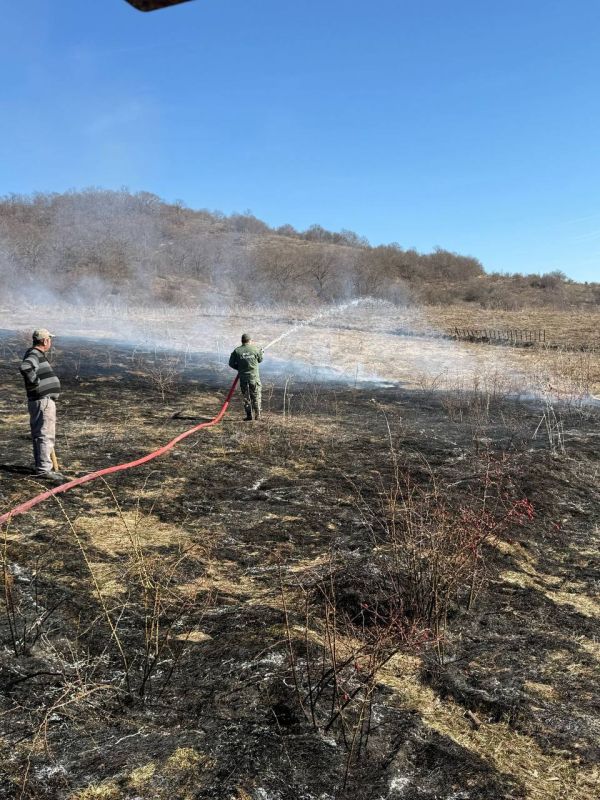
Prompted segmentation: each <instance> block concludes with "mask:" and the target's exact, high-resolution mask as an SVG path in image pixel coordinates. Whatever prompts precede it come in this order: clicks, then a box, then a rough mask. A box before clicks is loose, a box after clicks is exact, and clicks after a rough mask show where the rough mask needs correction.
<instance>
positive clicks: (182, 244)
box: [0, 189, 600, 310]
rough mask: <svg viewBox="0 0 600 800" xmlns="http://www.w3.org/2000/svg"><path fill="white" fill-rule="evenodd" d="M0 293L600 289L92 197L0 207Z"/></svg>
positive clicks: (575, 295)
mask: <svg viewBox="0 0 600 800" xmlns="http://www.w3.org/2000/svg"><path fill="white" fill-rule="evenodd" d="M0 289H1V290H2V293H3V295H4V296H5V297H6V296H8V295H14V296H15V297H21V296H22V293H23V291H24V290H25V291H26V292H27V296H28V298H29V300H30V301H36V300H37V301H41V302H43V301H44V300H48V301H52V300H54V299H56V298H57V297H60V298H61V299H65V298H66V299H68V300H70V301H79V300H83V301H86V302H87V301H89V300H90V299H91V298H93V299H94V301H99V300H111V301H120V302H131V301H133V302H143V303H147V304H154V303H157V302H160V303H167V304H171V305H189V304H198V303H204V304H206V303H209V304H210V303H214V304H215V305H223V304H228V303H230V302H236V303H240V302H241V303H263V304H264V303H272V302H276V303H302V304H311V303H323V302H332V301H338V300H341V299H347V298H348V297H355V296H365V295H369V296H372V297H375V298H384V299H386V300H390V301H392V302H394V303H396V304H399V305H411V304H421V305H446V304H448V303H464V304H467V305H470V306H476V307H482V308H488V309H503V310H518V309H520V308H524V307H550V308H552V307H556V308H559V307H560V308H563V309H564V308H565V307H567V308H586V309H589V310H593V309H595V308H597V307H598V305H599V304H600V284H578V283H575V282H573V281H570V280H567V279H565V277H564V275H562V274H561V273H557V272H553V273H550V274H546V275H527V276H525V275H512V276H508V275H499V274H487V273H486V272H485V271H484V268H483V265H482V264H481V263H480V262H479V261H478V260H477V258H474V257H472V256H468V255H459V254H456V253H452V252H449V251H447V250H443V249H441V248H438V249H436V250H435V251H434V252H432V253H419V252H417V251H416V250H414V249H410V248H409V249H406V248H405V247H403V246H401V245H399V244H390V245H385V246H377V247H372V246H370V245H369V243H368V242H367V241H366V240H365V239H364V238H361V237H360V236H358V235H357V234H355V233H353V232H351V231H342V232H340V233H333V232H330V231H327V230H325V229H324V228H322V227H321V226H319V225H313V226H312V227H310V228H309V229H308V230H306V231H304V232H299V231H296V230H295V229H294V228H293V227H291V226H290V225H284V226H282V227H280V228H277V229H272V228H270V227H269V226H268V225H266V224H265V223H264V222H261V220H259V219H257V218H256V217H254V216H253V215H252V214H250V213H246V214H233V215H231V216H229V217H227V216H224V215H223V214H220V213H218V212H209V211H206V210H199V211H194V210H191V209H189V208H186V207H185V206H184V205H183V204H181V203H176V204H169V203H166V202H164V201H162V200H161V199H160V198H158V197H156V196H155V195H152V194H150V193H148V192H139V193H137V194H131V193H130V192H128V191H126V190H123V191H120V192H112V191H103V190H99V189H90V190H87V191H82V192H69V193H66V194H47V195H44V194H37V195H34V196H32V197H20V196H9V197H5V198H4V199H3V200H2V201H0Z"/></svg>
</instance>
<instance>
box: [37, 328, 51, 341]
mask: <svg viewBox="0 0 600 800" xmlns="http://www.w3.org/2000/svg"><path fill="white" fill-rule="evenodd" d="M53 336H54V334H53V333H50V331H49V330H48V328H36V329H35V330H34V332H33V341H34V342H43V341H44V339H52V337H53Z"/></svg>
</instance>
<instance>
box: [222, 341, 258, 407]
mask: <svg viewBox="0 0 600 800" xmlns="http://www.w3.org/2000/svg"><path fill="white" fill-rule="evenodd" d="M262 360H263V349H262V347H257V346H256V345H255V344H252V339H251V337H250V336H249V334H247V333H244V334H242V343H241V345H240V346H239V347H236V348H235V350H234V351H233V353H232V354H231V355H230V356H229V366H230V367H231V368H232V369H237V371H238V375H239V378H240V389H241V392H242V395H243V397H244V408H245V409H246V419H247V420H252V412H254V419H260V407H261V383H260V374H259V372H258V365H259V364H260V362H261V361H262Z"/></svg>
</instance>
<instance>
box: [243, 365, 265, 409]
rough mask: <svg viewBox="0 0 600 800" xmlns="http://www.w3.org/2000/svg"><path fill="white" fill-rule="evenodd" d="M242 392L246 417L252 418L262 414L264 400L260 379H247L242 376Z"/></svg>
mask: <svg viewBox="0 0 600 800" xmlns="http://www.w3.org/2000/svg"><path fill="white" fill-rule="evenodd" d="M240 391H241V393H242V396H243V398H244V408H245V410H246V416H247V417H251V416H252V412H253V411H254V416H256V415H257V414H260V409H261V400H262V384H261V382H260V380H259V379H258V378H246V377H244V376H243V375H240Z"/></svg>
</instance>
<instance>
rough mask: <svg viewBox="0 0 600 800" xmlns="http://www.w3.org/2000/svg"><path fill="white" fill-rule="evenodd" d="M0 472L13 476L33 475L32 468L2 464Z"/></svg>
mask: <svg viewBox="0 0 600 800" xmlns="http://www.w3.org/2000/svg"><path fill="white" fill-rule="evenodd" d="M0 471H2V472H10V473H12V474H13V475H33V474H34V470H33V469H31V467H22V466H21V465H20V464H0Z"/></svg>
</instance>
